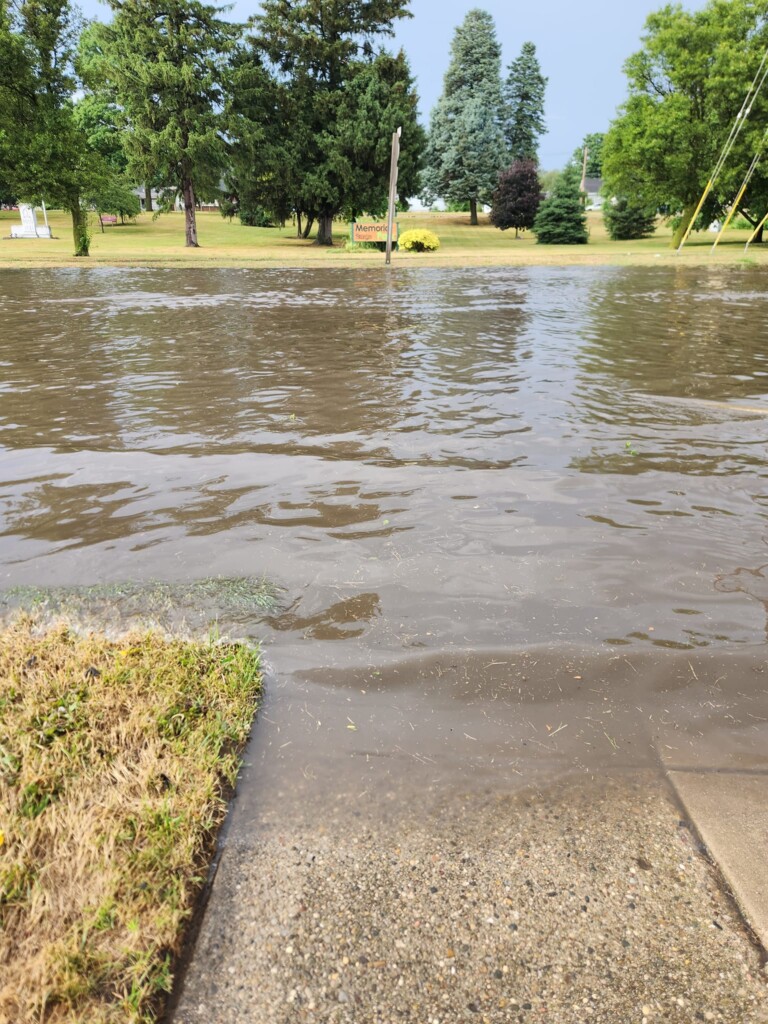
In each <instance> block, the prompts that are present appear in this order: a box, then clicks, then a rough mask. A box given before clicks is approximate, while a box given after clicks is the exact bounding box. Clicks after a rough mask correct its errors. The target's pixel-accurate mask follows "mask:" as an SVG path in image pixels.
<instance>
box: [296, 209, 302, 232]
mask: <svg viewBox="0 0 768 1024" xmlns="http://www.w3.org/2000/svg"><path fill="white" fill-rule="evenodd" d="M296 237H297V238H301V211H300V210H297V211H296Z"/></svg>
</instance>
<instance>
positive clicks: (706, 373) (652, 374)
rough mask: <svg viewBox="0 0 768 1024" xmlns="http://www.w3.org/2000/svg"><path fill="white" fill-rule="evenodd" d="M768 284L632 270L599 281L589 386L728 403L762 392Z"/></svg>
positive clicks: (698, 273)
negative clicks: (763, 338)
mask: <svg viewBox="0 0 768 1024" xmlns="http://www.w3.org/2000/svg"><path fill="white" fill-rule="evenodd" d="M766 314H768V301H767V300H766V297H765V293H764V290H763V285H762V283H761V282H760V281H758V280H757V279H756V278H755V277H754V276H753V275H751V274H744V273H739V274H738V276H736V275H730V274H726V273H724V272H723V271H722V269H720V270H718V271H716V272H714V271H707V270H695V271H694V270H690V269H688V270H686V269H684V268H673V269H666V268H665V269H659V270H648V271H642V270H634V269H633V270H627V271H622V272H617V273H609V274H606V275H603V276H600V277H597V278H594V279H593V281H592V285H591V288H590V292H589V297H588V301H587V305H586V315H587V318H588V323H587V326H586V328H585V329H584V330H583V331H582V332H581V338H580V343H579V346H578V351H577V353H576V359H577V363H578V365H579V367H580V369H581V371H582V375H581V377H580V381H581V383H582V384H583V386H585V387H587V388H590V387H591V388H594V387H595V386H599V384H600V383H602V384H603V385H604V386H606V387H607V386H613V387H614V388H615V387H616V386H617V385H618V386H619V387H620V388H621V389H622V390H624V389H627V388H628V389H631V391H633V392H640V393H642V394H653V395H666V396H678V397H693V398H704V399H718V400H721V399H726V398H737V397H744V396H746V395H750V394H755V393H756V392H757V391H760V390H762V387H761V385H760V384H759V381H760V379H761V378H760V377H759V376H758V377H757V378H756V377H755V374H756V373H760V372H761V371H762V372H765V370H766V369H768V367H766V359H768V353H766V349H765V345H764V344H763V343H762V340H761V338H762V325H763V322H764V320H765V318H766Z"/></svg>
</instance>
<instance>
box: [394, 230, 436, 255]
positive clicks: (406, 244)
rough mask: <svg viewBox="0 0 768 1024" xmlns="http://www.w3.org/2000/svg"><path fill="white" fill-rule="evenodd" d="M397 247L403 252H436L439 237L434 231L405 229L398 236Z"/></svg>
mask: <svg viewBox="0 0 768 1024" xmlns="http://www.w3.org/2000/svg"><path fill="white" fill-rule="evenodd" d="M398 247H399V248H400V249H403V250H404V251H405V252H436V251H437V250H438V249H439V248H440V239H439V238H438V237H437V235H436V234H435V233H434V231H406V232H405V233H404V234H402V235H401V236H400V239H399V241H398Z"/></svg>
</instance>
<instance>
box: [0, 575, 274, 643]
mask: <svg viewBox="0 0 768 1024" xmlns="http://www.w3.org/2000/svg"><path fill="white" fill-rule="evenodd" d="M278 593H279V592H278V588H277V587H276V586H275V585H274V584H273V583H271V582H270V581H269V580H267V579H264V578H258V577H253V576H242V577H222V576H212V577H207V578H204V579H199V580H191V581H189V582H184V583H166V582H164V581H161V580H145V581H140V582H139V581H132V580H129V581H125V582H117V583H96V584H92V585H90V586H73V587H46V588H41V587H32V586H20V587H12V588H10V589H9V590H5V591H0V617H2V616H3V615H4V614H5V615H8V614H9V613H10V614H15V613H17V612H19V611H23V612H28V613H31V614H34V615H35V617H36V618H37V619H39V620H41V621H42V620H46V621H54V620H57V619H59V618H61V617H62V616H63V617H65V618H67V619H68V620H70V621H72V622H76V623H77V624H78V625H79V626H80V627H81V629H82V628H89V627H92V626H98V627H99V628H106V629H116V630H121V631H124V630H125V629H126V628H127V627H129V626H136V627H139V628H141V627H143V628H159V629H161V630H171V631H173V632H174V633H178V632H179V630H183V629H184V628H185V627H186V628H188V629H192V630H195V631H199V630H200V629H203V630H206V629H208V628H209V627H210V626H211V625H212V624H216V623H218V622H221V621H223V622H224V623H225V624H230V623H234V622H238V621H244V620H245V621H251V620H254V619H258V618H261V617H262V616H263V615H265V614H267V613H269V612H273V611H274V610H275V608H276V607H277V604H278Z"/></svg>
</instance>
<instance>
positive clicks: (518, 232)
mask: <svg viewBox="0 0 768 1024" xmlns="http://www.w3.org/2000/svg"><path fill="white" fill-rule="evenodd" d="M519 237H520V228H515V238H519Z"/></svg>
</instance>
